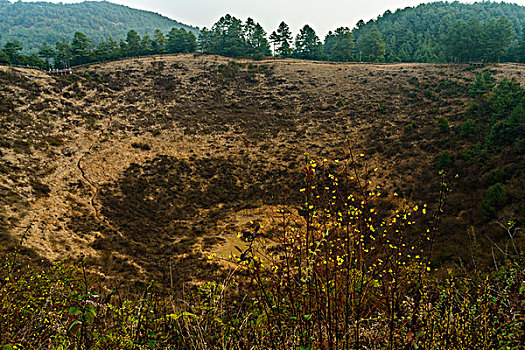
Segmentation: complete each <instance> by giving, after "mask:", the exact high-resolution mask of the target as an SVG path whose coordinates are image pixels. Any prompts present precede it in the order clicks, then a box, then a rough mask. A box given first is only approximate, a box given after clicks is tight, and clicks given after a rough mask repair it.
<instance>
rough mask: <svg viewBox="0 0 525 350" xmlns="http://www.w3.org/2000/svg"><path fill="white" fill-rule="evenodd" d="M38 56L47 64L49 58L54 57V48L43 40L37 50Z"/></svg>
mask: <svg viewBox="0 0 525 350" xmlns="http://www.w3.org/2000/svg"><path fill="white" fill-rule="evenodd" d="M38 56H40V57H42V58H44V59H45V60H46V62H47V64H48V65H49V62H50V60H51V59H52V58H53V57H55V49H54V48H53V47H52V46H51V45H49V44H48V43H47V42H44V43H43V44H42V46H40V49H39V50H38Z"/></svg>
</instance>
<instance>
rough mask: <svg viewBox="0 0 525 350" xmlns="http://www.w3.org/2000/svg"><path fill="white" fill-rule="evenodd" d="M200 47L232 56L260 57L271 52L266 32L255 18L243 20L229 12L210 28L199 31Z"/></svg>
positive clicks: (210, 51) (213, 52)
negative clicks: (243, 21)
mask: <svg viewBox="0 0 525 350" xmlns="http://www.w3.org/2000/svg"><path fill="white" fill-rule="evenodd" d="M199 47H200V50H201V51H202V52H204V53H210V54H217V55H224V56H230V57H241V56H242V57H253V58H260V57H263V56H265V55H267V54H269V53H270V47H269V43H268V40H267V39H266V32H265V31H264V29H263V28H262V27H261V25H259V24H258V23H255V22H254V21H253V19H251V18H248V19H247V21H246V23H245V24H243V23H242V21H241V20H239V19H237V18H235V17H233V16H231V15H229V14H227V15H225V16H223V17H221V18H220V19H219V21H217V23H215V24H214V25H213V27H212V28H211V29H210V30H208V29H206V28H204V29H203V30H202V31H201V32H200V33H199Z"/></svg>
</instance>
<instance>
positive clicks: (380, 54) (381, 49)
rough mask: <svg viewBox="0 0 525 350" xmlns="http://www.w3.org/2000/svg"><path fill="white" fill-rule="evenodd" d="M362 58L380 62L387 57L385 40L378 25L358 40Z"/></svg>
mask: <svg viewBox="0 0 525 350" xmlns="http://www.w3.org/2000/svg"><path fill="white" fill-rule="evenodd" d="M357 46H358V48H359V52H360V54H361V59H362V60H365V61H370V62H380V61H382V60H383V59H384V57H385V48H386V45H385V42H384V41H383V36H382V35H381V32H380V31H379V30H378V29H377V27H375V26H374V27H372V28H371V29H370V31H369V32H367V33H365V34H363V36H361V37H360V38H359V40H358V42H357Z"/></svg>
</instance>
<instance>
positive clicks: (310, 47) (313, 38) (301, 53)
mask: <svg viewBox="0 0 525 350" xmlns="http://www.w3.org/2000/svg"><path fill="white" fill-rule="evenodd" d="M321 52H322V43H321V40H319V37H318V36H317V34H315V31H314V30H313V29H312V27H310V26H309V25H305V26H304V27H303V28H301V30H300V32H299V34H297V36H296V37H295V49H294V51H293V56H294V57H296V58H302V59H308V60H315V59H320V58H321Z"/></svg>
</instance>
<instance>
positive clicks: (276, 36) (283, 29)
mask: <svg viewBox="0 0 525 350" xmlns="http://www.w3.org/2000/svg"><path fill="white" fill-rule="evenodd" d="M270 41H271V42H272V43H273V44H274V51H275V53H276V54H277V55H278V56H280V57H290V56H291V54H292V51H293V50H292V32H291V31H290V27H289V26H288V24H286V23H284V22H281V24H279V27H278V28H277V30H276V31H275V32H272V34H271V35H270Z"/></svg>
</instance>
